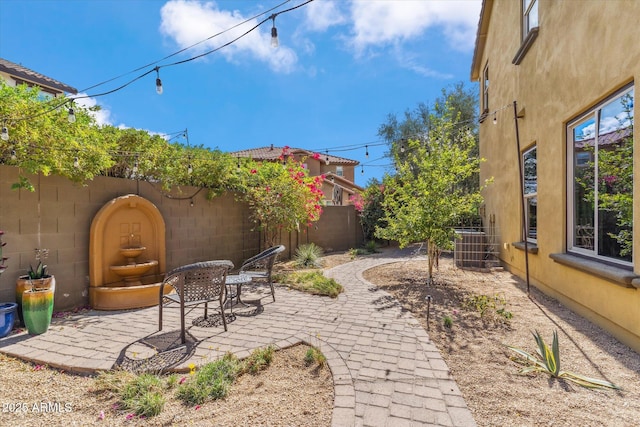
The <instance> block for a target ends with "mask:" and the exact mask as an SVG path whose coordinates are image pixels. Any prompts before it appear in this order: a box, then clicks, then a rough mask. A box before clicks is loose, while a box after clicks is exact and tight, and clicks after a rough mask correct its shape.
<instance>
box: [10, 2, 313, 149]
mask: <svg viewBox="0 0 640 427" xmlns="http://www.w3.org/2000/svg"><path fill="white" fill-rule="evenodd" d="M289 1H290V0H285V1H284V2H282V3H280V4H279V5H277V6H275V7H273V8H271V9H269V10H268V11H265V12H262V13H260V14H258V15H256V16H254V17H252V18H250V19H247V20H245V21H243V22H241V23H239V24H237V25H234V26H233V27H231V28H228V29H226V30H224V31H221V32H219V33H217V34H214V35H212V36H210V37H208V38H207V39H204V40H201V41H199V42H197V43H194V44H193V45H191V46H188V47H186V48H183V49H180V50H179V51H177V52H174V53H172V54H170V55H167V56H165V57H164V58H162V59H160V60H157V61H154V62H152V63H150V64H147V65H144V66H141V67H138V68H136V69H134V70H132V71H129V72H127V73H124V74H121V75H119V76H117V77H113V78H110V79H108V80H105V81H103V82H101V83H98V84H95V85H93V86H90V87H88V88H86V89H84V90H81V91H80V92H86V91H88V90H90V89H93V88H95V87H98V86H101V85H104V84H106V83H109V82H112V81H114V80H117V79H119V78H121V77H124V76H126V75H128V74H131V73H133V72H136V71H140V70H142V69H144V68H146V67H149V66H151V65H154V64H158V63H160V62H162V61H164V60H166V59H169V58H171V57H173V56H176V55H178V54H180V53H183V52H185V51H186V50H188V49H191V48H193V47H195V46H197V45H199V44H201V43H204V42H206V41H208V40H210V39H212V38H214V37H216V36H219V35H221V34H224V33H226V32H228V31H230V30H232V29H235V28H237V27H238V26H240V25H243V24H246V23H247V22H251V21H253V20H254V19H256V18H257V17H259V16H262V15H264V14H266V13H268V12H270V11H272V10H275V9H277V8H279V7H281V6H283V5H284V4H286V3H288V2H289ZM312 1H313V0H306V1H305V2H303V3H301V4H299V5H297V6H293V7H290V8H288V9H285V10H282V11H279V12H277V13H274V14H272V15H271V16H269V17H268V18H266V19H263V20H262V21H260V22H259V23H258V24H257V25H255V26H253V27H252V28H250V29H249V30H248V31H246V32H245V33H243V34H241V35H240V36H238V37H236V38H234V39H233V40H231V41H229V42H227V43H224V44H223V45H221V46H219V47H217V48H215V49H211V50H209V51H207V52H204V53H202V54H199V55H196V56H193V57H191V58H187V59H184V60H181V61H176V62H173V63H170V64H165V65H163V66H162V67H168V66H174V65H180V64H184V63H187V62H190V61H194V60H196V59H199V58H201V57H203V56H206V55H209V54H211V53H214V52H217V51H218V50H220V49H222V48H224V47H227V46H229V45H231V44H233V43H235V42H236V41H238V40H239V39H241V38H242V37H244V36H246V35H248V34H249V33H251V32H253V31H254V30H255V29H257V28H258V27H260V26H261V25H262V24H264V23H265V22H266V21H268V20H269V19H271V20H272V21H273V28H272V31H271V36H272V40H271V43H272V44H273V43H274V37H275V43H278V39H277V29H276V28H275V17H276V16H278V15H279V14H282V13H287V12H291V11H293V10H296V9H298V8H300V7H302V6H305V5H307V4H309V3H311V2H312ZM159 70H160V66H158V65H156V66H155V67H154V68H152V69H150V70H148V71H145V72H144V73H143V74H141V75H139V76H137V77H135V78H133V79H131V80H130V81H128V82H126V83H124V84H122V85H121V86H119V87H117V88H115V89H112V90H109V91H106V92H102V93H96V94H86V95H81V96H75V97H74V98H73V99H82V98H97V97H99V96H104V95H109V94H111V93H114V92H117V91H119V90H121V89H124V88H125V87H127V86H129V85H130V84H132V83H133V82H135V81H137V80H140V79H141V78H143V77H145V76H146V75H148V74H150V73H152V72H153V71H155V72H156V92H157V93H158V95H161V94H162V93H163V91H164V89H163V86H162V80H161V79H160V73H159ZM67 102H68V99H65V100H64V101H63V102H61V103H57V105H54V106H53V107H52V108H50V109H48V110H46V111H41V112H39V113H37V114H35V115H31V116H26V117H19V118H14V119H13V120H14V121H23V120H29V119H32V118H35V117H39V116H41V115H44V114H48V113H50V112H51V111H55V110H57V109H58V108H60V107H62V106H63V105H64V104H66V103H67ZM74 113H75V112H74ZM74 116H75V114H74ZM69 120H70V121H71V120H72V119H71V117H69ZM6 134H7V136H6V138H7V139H4V138H5V132H4V129H3V133H2V136H1V137H2V139H3V140H5V141H6V140H8V131H7V132H6Z"/></svg>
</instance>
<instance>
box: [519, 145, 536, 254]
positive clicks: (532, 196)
mask: <svg viewBox="0 0 640 427" xmlns="http://www.w3.org/2000/svg"><path fill="white" fill-rule="evenodd" d="M531 152H535V159H536V169H535V188H536V190H535V191H531V192H529V193H527V187H526V182H527V180H526V167H525V166H526V161H525V156H526V155H527V154H529V153H531ZM520 161H521V162H522V174H523V176H522V183H523V185H524V188H523V189H522V195H523V198H524V209H525V211H524V221H525V226H526V227H523V232H526V233H527V235H526V236H522V240H524V239H526V240H527V242H529V243H533V244H536V245H537V244H538V220H537V209H538V208H537V206H538V145H537V144H533V145H532V146H530V147H529V148H527V149H525V150H523V151H522V153H521V156H520ZM532 199H535V201H536V222H535V225H536V226H535V229H536V232H535V236H534V237H531V234H530V230H531V224H530V217H529V215H530V210H529V204H530V203H531V200H532Z"/></svg>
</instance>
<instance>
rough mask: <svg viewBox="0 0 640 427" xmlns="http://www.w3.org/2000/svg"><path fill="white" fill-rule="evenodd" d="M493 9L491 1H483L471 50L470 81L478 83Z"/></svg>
mask: <svg viewBox="0 0 640 427" xmlns="http://www.w3.org/2000/svg"><path fill="white" fill-rule="evenodd" d="M492 8H493V0H483V1H482V10H481V11H480V21H479V22H478V32H477V34H476V45H475V48H474V49H473V60H472V62H471V81H473V82H475V81H478V79H479V78H480V71H481V67H482V65H481V64H480V61H481V60H482V55H483V54H484V45H485V44H486V43H487V32H488V31H489V20H490V19H491V9H492Z"/></svg>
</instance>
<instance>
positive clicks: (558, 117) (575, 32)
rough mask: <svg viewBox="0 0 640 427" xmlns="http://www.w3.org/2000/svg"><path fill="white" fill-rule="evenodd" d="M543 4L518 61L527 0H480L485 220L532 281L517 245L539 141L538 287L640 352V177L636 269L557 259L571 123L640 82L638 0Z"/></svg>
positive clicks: (476, 67) (477, 65) (563, 249)
mask: <svg viewBox="0 0 640 427" xmlns="http://www.w3.org/2000/svg"><path fill="white" fill-rule="evenodd" d="M537 1H538V16H539V32H538V35H537V38H536V39H535V40H534V41H533V43H532V44H531V46H530V48H529V49H528V51H526V53H525V54H524V56H523V57H522V59H521V62H520V63H519V64H518V65H516V64H514V59H515V57H516V53H517V52H518V50H519V49H520V48H521V45H522V37H521V33H522V29H521V17H522V2H521V1H512V0H485V1H484V2H483V12H482V16H481V20H480V24H479V29H478V37H477V40H476V51H475V54H474V62H473V66H472V70H471V77H472V80H474V81H479V82H480V83H481V84H480V92H481V93H480V98H481V99H482V95H483V93H482V90H483V84H482V81H483V71H484V69H485V67H486V66H487V64H488V70H489V82H490V84H489V85H488V87H489V91H488V93H489V96H488V100H489V105H488V108H487V111H486V113H487V114H486V117H485V118H484V120H483V121H482V123H481V125H480V155H481V157H483V158H485V159H486V161H485V162H484V163H483V164H482V166H481V179H482V180H484V179H486V178H490V177H493V179H494V183H493V184H491V185H490V186H489V187H488V188H487V189H486V190H485V191H484V197H485V204H486V206H485V209H484V220H485V223H490V222H491V221H495V224H496V225H497V227H498V228H499V230H500V234H501V237H502V242H501V245H500V258H501V260H502V261H503V262H504V263H505V265H506V266H507V268H509V269H510V270H511V271H512V272H514V273H516V274H517V275H519V276H521V277H525V254H524V251H523V250H522V247H521V246H520V247H517V246H518V245H514V243H517V242H521V241H522V240H523V239H522V220H521V217H522V216H521V204H520V187H519V186H520V182H519V168H518V161H520V158H521V156H522V153H523V152H524V151H526V150H527V149H528V148H529V147H532V146H534V145H535V146H536V147H537V179H538V187H537V188H538V190H537V193H538V207H537V220H538V223H537V245H536V246H535V250H537V253H529V257H528V258H529V271H530V280H531V283H532V284H533V285H535V286H536V287H538V288H540V289H541V290H542V291H544V292H545V293H547V294H549V295H551V296H553V297H555V298H557V299H558V300H559V301H560V302H562V303H563V304H565V305H567V306H569V307H570V308H572V309H573V310H575V311H576V312H578V313H580V314H581V315H583V316H585V317H587V318H589V319H591V320H592V321H594V322H595V323H598V324H599V325H601V326H602V327H604V328H605V329H607V330H608V331H610V332H611V333H612V334H614V335H615V336H617V337H618V338H619V339H620V340H621V341H623V342H625V343H627V344H628V345H629V346H631V347H632V348H634V349H635V350H636V351H640V289H638V288H637V286H638V283H639V282H638V280H637V277H635V275H638V274H640V255H639V254H640V251H639V249H640V209H639V208H640V205H639V204H638V200H639V195H640V193H638V190H637V189H640V176H639V175H640V174H638V173H635V175H634V188H635V189H636V193H635V194H634V203H633V204H634V213H633V225H634V226H633V242H634V243H633V248H634V257H633V259H634V261H633V267H632V271H631V269H629V270H628V271H627V270H624V269H621V268H618V267H611V266H609V265H605V264H601V263H598V262H594V261H593V260H581V259H579V258H576V259H575V260H573V259H572V260H571V262H570V263H568V264H567V263H564V262H563V263H560V262H559V261H558V259H559V258H558V257H557V256H555V255H557V254H560V255H562V256H564V255H566V254H567V237H566V236H567V186H568V184H567V156H568V155H569V156H572V154H571V153H569V154H568V150H567V136H566V133H567V124H568V123H569V122H570V121H571V120H573V119H575V118H576V117H578V116H579V115H580V114H582V113H584V112H586V111H588V110H589V109H590V108H592V107H593V106H595V105H597V104H598V103H600V102H602V101H603V100H605V99H607V98H608V97H609V96H611V95H612V94H615V93H616V92H617V91H619V90H620V89H621V88H624V87H625V86H626V85H629V84H632V83H633V82H634V81H635V80H637V79H638V78H640V44H638V41H637V31H636V29H637V23H638V21H639V20H640V2H638V1H634V0H630V1H613V2H596V1H593V2H591V1H584V2H583V1H553V0H537ZM514 101H516V102H517V104H516V105H517V108H516V111H514V107H513V103H514ZM483 110H484V106H483V105H481V113H482V112H483ZM634 111H635V112H636V114H634V115H637V112H638V107H634ZM516 113H517V114H518V115H520V116H521V117H520V118H519V119H518V120H517V125H518V129H519V137H520V144H521V151H520V152H519V151H518V147H517V144H516V125H515V119H514V117H515V115H516ZM494 117H495V121H496V123H495V124H494V123H493V122H494ZM639 159H640V146H639V144H638V142H637V139H636V140H635V141H634V159H633V164H634V168H640V162H639ZM569 160H571V157H569ZM552 257H553V258H552ZM634 278H635V279H636V280H635V281H634V280H633V279H634Z"/></svg>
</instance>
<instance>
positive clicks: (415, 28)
mask: <svg viewBox="0 0 640 427" xmlns="http://www.w3.org/2000/svg"><path fill="white" fill-rule="evenodd" d="M480 8H481V2H480V0H466V1H464V0H457V1H455V0H451V1H422V0H404V1H371V0H353V1H352V3H351V19H352V20H353V28H352V36H351V46H352V47H353V48H354V49H355V51H356V52H357V53H359V54H361V53H362V52H363V51H365V50H366V49H367V48H370V47H376V46H380V45H388V44H397V43H400V42H403V41H408V40H411V39H415V38H417V37H420V36H422V35H423V34H424V33H425V32H426V31H427V30H428V29H430V28H433V27H439V28H440V29H441V30H442V32H443V35H444V37H445V39H446V40H447V41H448V43H449V45H450V46H451V47H452V48H454V49H457V50H468V49H471V48H472V47H473V45H474V42H475V33H476V28H477V25H478V20H479V17H480Z"/></svg>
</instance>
